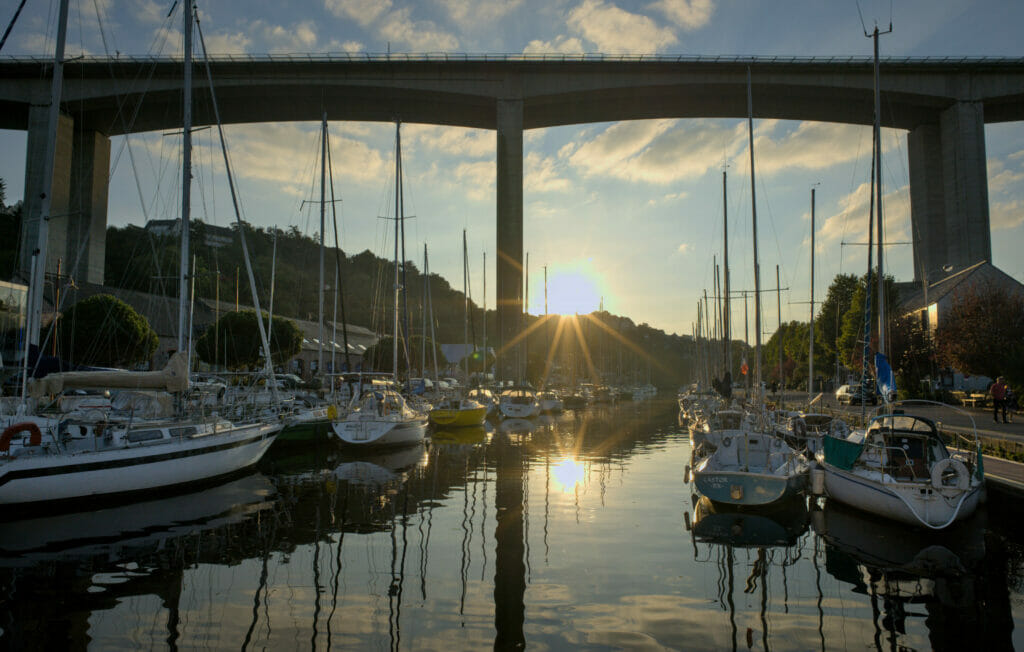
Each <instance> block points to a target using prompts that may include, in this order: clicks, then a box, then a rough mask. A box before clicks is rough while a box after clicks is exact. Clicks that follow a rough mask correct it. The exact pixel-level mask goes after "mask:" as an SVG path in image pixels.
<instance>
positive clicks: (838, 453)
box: [822, 437, 864, 471]
mask: <svg viewBox="0 0 1024 652" xmlns="http://www.w3.org/2000/svg"><path fill="white" fill-rule="evenodd" d="M822 440H823V442H824V444H825V461H826V462H828V463H829V464H831V465H832V466H834V467H836V468H839V469H842V470H844V471H849V470H850V469H852V468H853V463H854V462H855V461H857V458H858V457H860V452H861V451H862V450H864V442H852V441H849V440H848V439H841V438H839V437H824V438H823V439H822Z"/></svg>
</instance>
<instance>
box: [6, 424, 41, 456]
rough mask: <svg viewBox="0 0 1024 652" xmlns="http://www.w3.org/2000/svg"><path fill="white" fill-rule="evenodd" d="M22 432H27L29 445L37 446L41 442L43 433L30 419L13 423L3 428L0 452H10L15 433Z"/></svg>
mask: <svg viewBox="0 0 1024 652" xmlns="http://www.w3.org/2000/svg"><path fill="white" fill-rule="evenodd" d="M22 432H27V433H28V434H29V437H28V445H29V446H39V445H40V444H42V443H43V433H42V431H41V430H39V426H37V425H36V424H34V423H32V422H31V421H22V422H21V423H13V424H11V425H9V426H7V428H5V429H4V432H3V434H2V435H0V453H7V452H10V450H11V440H12V439H14V436H15V435H17V434H19V433H22Z"/></svg>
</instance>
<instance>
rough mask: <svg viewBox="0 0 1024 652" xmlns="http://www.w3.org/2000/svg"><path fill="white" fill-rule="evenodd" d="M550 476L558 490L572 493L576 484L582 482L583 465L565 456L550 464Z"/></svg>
mask: <svg viewBox="0 0 1024 652" xmlns="http://www.w3.org/2000/svg"><path fill="white" fill-rule="evenodd" d="M551 477H552V479H553V480H554V487H555V489H557V490H558V491H562V492H565V493H572V492H573V491H575V489H576V486H577V485H579V484H580V483H582V482H583V465H582V464H580V463H579V462H577V461H576V460H574V459H572V458H571V457H567V458H565V459H564V460H561V461H560V462H557V463H556V464H554V465H552V467H551Z"/></svg>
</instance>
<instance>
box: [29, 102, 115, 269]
mask: <svg viewBox="0 0 1024 652" xmlns="http://www.w3.org/2000/svg"><path fill="white" fill-rule="evenodd" d="M48 112H49V107H48V106H45V105H35V106H32V107H30V108H29V117H28V139H27V142H26V147H25V203H24V208H23V215H24V216H25V227H24V228H23V229H22V235H21V243H20V245H21V248H20V251H21V254H20V258H19V261H18V269H19V271H20V273H21V275H22V277H23V278H24V279H25V280H28V278H29V271H30V266H31V263H32V252H33V251H34V250H35V249H36V244H37V242H38V240H39V221H40V218H41V216H40V210H41V207H42V195H43V193H44V192H47V188H46V187H45V185H46V184H45V180H44V179H43V169H44V167H45V165H44V161H45V157H46V141H47V124H48ZM109 177H110V139H109V138H108V137H107V136H105V135H103V134H101V133H99V132H96V131H92V130H82V129H79V128H77V127H76V126H75V123H74V120H73V119H72V118H71V117H69V116H67V115H64V114H61V116H60V118H59V120H58V123H57V145H56V150H55V152H54V161H53V181H52V184H51V187H50V188H49V192H50V215H49V220H50V228H49V231H48V234H49V237H48V243H47V255H46V272H47V273H48V274H55V273H56V272H57V261H58V260H61V261H62V262H61V274H68V275H70V276H71V277H72V278H74V279H75V280H78V281H88V282H90V283H99V284H102V283H103V266H104V257H105V254H106V235H107V234H106V230H107V191H108V182H109ZM80 250H81V258H79V251H80ZM76 261H77V262H78V264H77V266H76V265H75V263H76Z"/></svg>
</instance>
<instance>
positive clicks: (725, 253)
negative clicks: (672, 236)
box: [722, 170, 732, 377]
mask: <svg viewBox="0 0 1024 652" xmlns="http://www.w3.org/2000/svg"><path fill="white" fill-rule="evenodd" d="M728 202H729V197H728V195H727V194H726V171H725V170H722V279H723V281H724V284H725V289H724V291H723V293H722V299H723V301H724V303H723V304H722V340H723V341H724V343H725V371H726V373H728V374H729V375H730V377H731V375H732V331H731V330H730V326H731V324H730V321H731V320H732V308H731V304H730V301H731V299H732V295H730V294H729V209H728Z"/></svg>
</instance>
